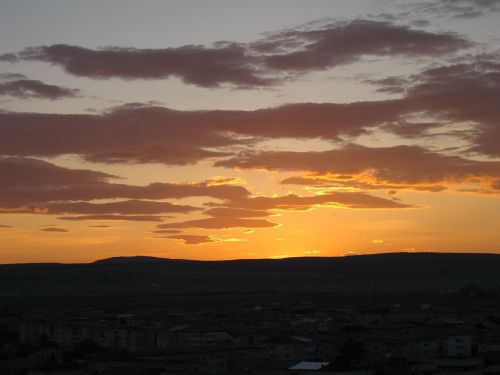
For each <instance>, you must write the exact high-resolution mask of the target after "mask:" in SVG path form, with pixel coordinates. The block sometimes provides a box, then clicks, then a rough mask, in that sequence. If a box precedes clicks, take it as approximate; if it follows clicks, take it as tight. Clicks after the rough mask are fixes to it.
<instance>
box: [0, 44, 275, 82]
mask: <svg viewBox="0 0 500 375" xmlns="http://www.w3.org/2000/svg"><path fill="white" fill-rule="evenodd" d="M1 59H3V60H4V61H9V62H15V61H18V60H25V61H43V62H47V63H50V64H52V65H58V66H61V67H62V68H63V69H64V70H65V71H66V72H67V73H70V74H73V75H75V76H82V77H90V78H95V79H109V78H122V79H127V80H130V79H160V78H168V77H170V76H175V77H179V78H180V79H182V80H183V81H184V82H186V83H190V84H194V85H197V86H201V87H217V86H219V85H221V84H224V83H229V84H233V85H235V86H256V85H266V84H268V82H267V80H266V79H264V78H263V77H260V76H259V75H258V74H257V72H256V68H255V66H254V62H253V60H254V58H253V57H252V56H250V55H248V53H247V50H246V48H245V47H244V46H243V45H241V44H238V43H224V42H220V43H217V44H216V45H214V46H210V47H205V46H196V45H186V46H182V47H178V48H163V49H137V48H120V47H108V48H103V49H99V50H92V49H88V48H84V47H78V46H72V45H67V44H55V45H51V46H40V47H31V48H26V49H25V50H23V51H22V52H20V53H18V54H6V55H2V56H0V60H1Z"/></svg>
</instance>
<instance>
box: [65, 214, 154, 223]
mask: <svg viewBox="0 0 500 375" xmlns="http://www.w3.org/2000/svg"><path fill="white" fill-rule="evenodd" d="M58 219H60V220H68V221H85V220H117V221H154V222H157V221H162V220H163V216H152V215H81V216H61V217H58Z"/></svg>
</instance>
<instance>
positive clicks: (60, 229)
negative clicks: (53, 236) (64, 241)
mask: <svg viewBox="0 0 500 375" xmlns="http://www.w3.org/2000/svg"><path fill="white" fill-rule="evenodd" d="M40 230H41V231H42V232H59V233H66V232H69V230H67V229H64V228H58V227H48V228H43V229H40Z"/></svg>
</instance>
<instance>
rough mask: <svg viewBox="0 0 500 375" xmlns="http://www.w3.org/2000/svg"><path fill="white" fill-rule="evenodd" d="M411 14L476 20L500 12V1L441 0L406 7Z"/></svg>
mask: <svg viewBox="0 0 500 375" xmlns="http://www.w3.org/2000/svg"><path fill="white" fill-rule="evenodd" d="M405 8H407V9H408V10H409V11H410V12H411V13H414V14H420V15H423V16H434V17H443V16H449V17H454V18H475V17H480V16H484V15H486V14H490V13H492V12H498V11H500V0H439V1H424V2H421V3H417V4H414V5H405Z"/></svg>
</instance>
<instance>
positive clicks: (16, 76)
mask: <svg viewBox="0 0 500 375" xmlns="http://www.w3.org/2000/svg"><path fill="white" fill-rule="evenodd" d="M25 78H27V77H26V76H25V75H24V74H21V73H0V80H1V81H9V80H15V79H25Z"/></svg>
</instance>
